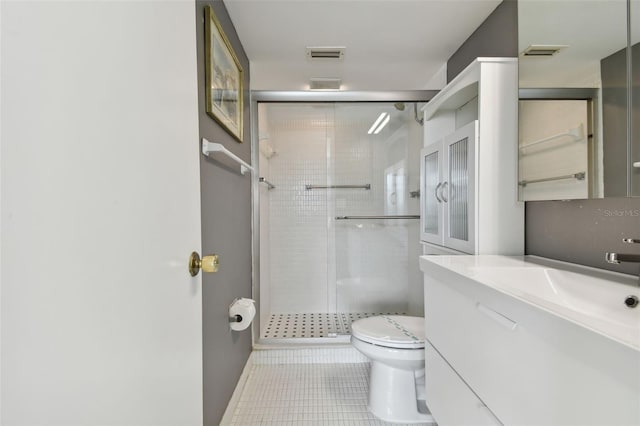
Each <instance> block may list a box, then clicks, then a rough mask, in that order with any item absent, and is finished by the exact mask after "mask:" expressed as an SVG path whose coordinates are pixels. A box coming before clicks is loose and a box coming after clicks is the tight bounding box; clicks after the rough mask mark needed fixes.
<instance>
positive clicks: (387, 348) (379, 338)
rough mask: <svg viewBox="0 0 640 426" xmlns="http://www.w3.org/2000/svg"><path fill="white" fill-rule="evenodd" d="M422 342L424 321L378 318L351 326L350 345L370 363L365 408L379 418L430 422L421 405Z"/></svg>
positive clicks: (365, 319)
mask: <svg viewBox="0 0 640 426" xmlns="http://www.w3.org/2000/svg"><path fill="white" fill-rule="evenodd" d="M424 341H425V334H424V318H419V317H409V316H400V315H380V316H376V317H369V318H364V319H360V320H357V321H354V322H353V324H352V325H351V344H352V345H353V346H354V347H355V348H356V349H357V350H359V351H360V352H361V353H362V354H364V355H365V356H366V357H368V358H369V360H370V361H371V373H370V376H369V406H368V408H369V411H370V412H371V413H373V414H374V415H375V416H376V417H378V418H379V419H381V420H384V421H387V422H392V423H427V422H433V417H432V416H431V414H430V413H429V412H428V410H427V409H426V405H425V404H424V358H425V353H424V351H425V349H424ZM419 406H421V408H420V409H419V408H418V407H419Z"/></svg>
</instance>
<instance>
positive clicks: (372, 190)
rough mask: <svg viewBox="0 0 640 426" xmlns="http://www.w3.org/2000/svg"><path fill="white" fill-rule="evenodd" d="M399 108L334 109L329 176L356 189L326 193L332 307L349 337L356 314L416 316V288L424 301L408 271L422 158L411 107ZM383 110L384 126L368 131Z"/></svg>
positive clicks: (413, 263)
mask: <svg viewBox="0 0 640 426" xmlns="http://www.w3.org/2000/svg"><path fill="white" fill-rule="evenodd" d="M397 105H398V104H395V105H394V104H391V103H389V104H387V103H375V104H370V103H358V104H337V105H336V106H335V121H334V131H333V134H334V138H333V140H332V141H331V143H330V145H329V152H330V154H331V155H330V156H329V157H328V158H329V161H328V163H327V167H328V170H327V172H328V180H330V181H332V182H333V183H334V184H335V185H336V186H340V185H344V186H353V188H350V189H338V188H336V189H332V190H331V191H332V194H331V195H330V196H329V198H330V199H332V200H333V202H332V203H333V205H331V206H329V209H328V210H329V211H332V210H333V212H334V214H333V215H332V217H330V218H329V235H332V237H330V238H332V239H333V241H332V242H330V244H333V245H334V247H335V250H333V253H334V255H335V259H334V264H335V268H330V277H331V275H334V277H335V280H334V283H335V289H334V291H335V306H336V312H337V313H338V315H339V316H340V318H341V320H342V323H343V325H344V330H343V332H344V333H347V334H348V333H350V324H351V322H352V321H353V320H356V319H359V318H363V317H367V316H371V315H380V314H410V313H415V314H421V313H420V312H418V313H416V312H411V311H412V310H413V308H412V307H411V306H410V299H411V297H415V295H416V293H419V294H420V295H419V297H420V300H421V298H422V296H421V294H422V293H421V289H422V279H421V277H420V276H416V274H414V273H412V272H413V271H412V269H416V270H418V266H417V258H418V255H419V253H418V251H419V243H418V241H419V220H418V219H417V218H418V215H419V212H418V210H419V204H418V198H417V189H418V187H419V163H418V161H419V160H418V155H413V158H410V155H409V154H410V152H412V153H416V152H419V150H420V148H421V146H422V134H421V133H422V128H421V127H420V126H418V125H417V124H416V123H415V121H414V120H413V116H412V115H411V114H412V111H410V108H407V111H403V110H400V109H398V107H397ZM383 114H386V115H385V116H384V117H383V118H382V121H381V123H382V122H384V121H385V120H386V121H387V124H386V125H384V127H382V128H381V129H379V130H378V131H375V129H374V131H371V128H372V127H373V126H372V123H374V122H375V121H376V119H377V118H379V117H381V116H383ZM385 117H388V118H385ZM411 193H413V198H412V196H411ZM407 216H410V217H411V218H407ZM412 257H414V258H415V259H411V258H412ZM418 272H419V270H418ZM418 275H419V274H418Z"/></svg>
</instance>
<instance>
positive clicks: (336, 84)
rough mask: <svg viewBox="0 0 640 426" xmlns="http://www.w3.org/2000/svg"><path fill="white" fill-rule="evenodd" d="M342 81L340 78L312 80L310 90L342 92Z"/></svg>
mask: <svg viewBox="0 0 640 426" xmlns="http://www.w3.org/2000/svg"><path fill="white" fill-rule="evenodd" d="M341 85H342V80H341V79H339V78H311V79H310V80H309V90H340V86H341Z"/></svg>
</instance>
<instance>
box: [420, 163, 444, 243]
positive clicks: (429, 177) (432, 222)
mask: <svg viewBox="0 0 640 426" xmlns="http://www.w3.org/2000/svg"><path fill="white" fill-rule="evenodd" d="M438 154H439V152H437V151H436V152H433V153H431V154H429V155H426V156H425V157H424V173H425V191H424V192H425V194H424V196H423V198H422V202H423V203H424V232H425V233H428V234H438V231H439V229H438V211H439V210H440V208H439V207H440V206H439V204H438V203H436V201H435V198H434V196H432V194H435V193H436V188H437V186H438V183H439V182H440V170H439V167H438V166H439V163H438Z"/></svg>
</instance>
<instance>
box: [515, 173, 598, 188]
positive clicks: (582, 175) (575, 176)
mask: <svg viewBox="0 0 640 426" xmlns="http://www.w3.org/2000/svg"><path fill="white" fill-rule="evenodd" d="M585 177H586V173H585V172H578V173H574V174H571V175H564V176H554V177H549V178H543V179H533V180H521V181H520V182H518V185H520V186H527V185H529V184H530V183H539V182H550V181H553V180H564V179H576V180H584V178H585Z"/></svg>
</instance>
